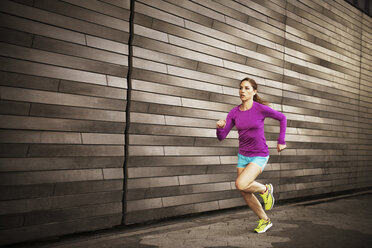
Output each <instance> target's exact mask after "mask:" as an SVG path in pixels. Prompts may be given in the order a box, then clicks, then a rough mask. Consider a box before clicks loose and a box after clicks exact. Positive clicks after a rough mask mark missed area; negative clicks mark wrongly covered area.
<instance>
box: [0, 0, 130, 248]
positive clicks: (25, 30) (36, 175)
mask: <svg viewBox="0 0 372 248" xmlns="http://www.w3.org/2000/svg"><path fill="white" fill-rule="evenodd" d="M16 2H19V3H16ZM0 10H1V13H0V32H1V35H0V37H1V38H0V39H1V42H0V56H1V57H0V60H1V68H0V70H1V71H0V114H1V117H0V118H1V124H0V128H1V129H0V142H1V144H0V156H1V158H0V164H1V165H0V245H1V244H4V243H13V242H21V241H25V240H30V239H35V238H43V237H48V236H55V235H62V234H66V233H73V232H80V231H87V230H96V229H100V228H105V227H111V226H114V225H119V224H120V223H121V220H122V192H123V160H124V129H125V109H126V95H127V93H126V88H127V82H126V77H127V69H128V67H127V63H128V45H127V44H126V43H127V42H128V37H129V33H128V30H129V22H128V21H129V14H130V11H129V1H89V4H88V2H86V1H79V0H67V1H48V0H36V1H14V2H8V1H1V2H0Z"/></svg>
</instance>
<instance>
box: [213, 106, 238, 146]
mask: <svg viewBox="0 0 372 248" xmlns="http://www.w3.org/2000/svg"><path fill="white" fill-rule="evenodd" d="M232 115H233V113H232V111H230V112H229V113H228V115H227V118H226V125H225V127H223V128H218V127H217V130H216V134H217V139H218V140H220V141H221V140H224V139H225V138H226V136H227V135H228V134H229V132H230V130H231V129H232V128H233V127H234V125H235V122H234V119H233V117H232Z"/></svg>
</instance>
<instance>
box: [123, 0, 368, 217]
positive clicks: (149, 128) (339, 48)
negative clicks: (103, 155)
mask: <svg viewBox="0 0 372 248" xmlns="http://www.w3.org/2000/svg"><path fill="white" fill-rule="evenodd" d="M134 22H135V26H134V40H133V56H134V57H133V77H132V80H133V82H132V84H133V91H132V94H133V95H132V99H131V104H132V106H131V128H130V134H129V139H130V144H129V147H130V153H129V156H130V157H129V163H128V189H127V202H126V204H127V208H126V211H127V212H126V213H125V217H126V218H125V220H126V223H135V222H141V221H146V220H151V219H159V218H163V217H168V216H175V215H181V214H187V213H195V212H203V211H209V210H215V209H224V208H229V207H234V206H243V205H245V203H244V201H243V199H242V198H241V196H240V194H239V192H237V191H236V190H235V185H234V180H235V177H236V169H235V164H236V162H237V157H236V154H237V146H238V139H237V132H236V130H235V131H232V132H231V133H230V134H229V136H228V139H226V140H224V141H223V142H219V141H218V140H217V139H216V134H215V123H216V121H217V120H218V119H224V118H226V115H227V112H228V111H229V110H230V109H232V108H233V107H234V106H236V105H237V104H240V99H239V97H238V85H239V81H240V79H242V78H244V77H246V76H249V77H252V78H254V79H256V81H257V82H258V83H259V85H260V87H259V91H260V92H261V93H262V96H263V97H264V98H265V99H267V100H268V101H270V102H271V103H272V104H271V106H272V107H273V108H274V109H276V110H280V111H282V112H284V113H285V115H286V116H287V118H288V129H287V136H286V140H287V144H288V149H287V150H286V151H284V152H283V153H282V154H281V155H279V154H278V153H277V152H276V150H275V148H276V138H277V135H278V131H279V124H278V122H277V121H274V120H270V119H267V121H266V129H265V132H266V138H267V140H268V145H269V148H270V153H271V157H270V160H269V164H268V166H267V167H266V170H265V172H264V173H263V174H262V175H261V176H260V177H259V181H261V182H267V181H270V182H272V183H273V184H274V186H275V192H276V193H275V196H276V198H277V199H279V200H283V199H290V198H296V197H306V196H310V195H318V194H324V193H330V192H335V191H344V190H349V189H355V188H364V187H370V186H371V185H372V180H371V176H372V175H371V168H372V167H371V161H372V157H371V156H370V154H369V153H370V151H371V150H372V146H371V142H372V139H371V138H372V136H371V134H372V126H371V118H372V108H371V106H372V105H371V104H372V98H371V96H372V95H371V94H372V87H371V86H372V72H371V59H372V57H371V55H372V53H371V48H372V39H371V38H372V29H371V25H372V20H371V18H370V17H368V16H366V15H364V14H361V12H360V11H358V10H356V9H354V8H352V7H351V6H350V5H349V4H348V3H346V2H344V1H341V0H338V1H321V0H314V1H309V0H302V1H297V0H288V1H258V0H256V1H255V0H252V1H251V0H239V1H225V0H215V1H211V0H203V1H176V0H164V1H162V0H138V1H136V4H135V18H134Z"/></svg>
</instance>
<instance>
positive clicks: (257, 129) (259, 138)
mask: <svg viewBox="0 0 372 248" xmlns="http://www.w3.org/2000/svg"><path fill="white" fill-rule="evenodd" d="M239 108H240V106H236V107H234V108H233V109H231V110H230V112H229V113H228V115H227V118H226V125H225V127H224V128H217V131H216V132H217V138H218V139H219V140H223V139H225V138H226V136H227V135H228V134H229V132H230V130H231V129H232V128H233V127H234V125H235V126H236V129H237V130H238V133H239V153H240V154H242V155H244V156H247V157H256V156H259V157H266V156H268V155H269V149H268V147H267V144H266V139H265V133H264V120H265V118H266V117H269V118H273V119H276V120H278V121H280V133H279V137H278V144H285V140H284V139H285V131H286V128H287V118H286V117H285V115H284V114H282V113H281V112H279V111H276V110H274V109H272V108H270V107H268V106H266V105H263V104H260V103H258V102H253V105H252V107H251V108H250V109H248V110H246V111H242V110H240V109H239Z"/></svg>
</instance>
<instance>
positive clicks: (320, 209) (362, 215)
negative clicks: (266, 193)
mask: <svg viewBox="0 0 372 248" xmlns="http://www.w3.org/2000/svg"><path fill="white" fill-rule="evenodd" d="M371 206H372V192H371V191H369V193H368V194H361V195H352V196H350V195H349V196H348V197H346V198H340V197H339V199H335V198H329V199H322V200H321V201H312V202H305V203H296V204H291V205H284V206H280V205H279V206H276V207H274V209H273V210H271V211H269V212H268V215H269V216H270V218H271V219H272V222H273V227H272V228H270V229H269V230H268V231H267V232H266V233H264V234H256V233H254V232H253V231H252V230H253V229H254V228H255V227H256V225H257V223H256V222H255V221H256V220H257V218H256V217H255V216H254V215H253V213H252V212H251V211H250V210H248V209H246V210H244V209H238V210H228V211H224V212H222V213H221V212H217V213H211V214H204V215H200V216H195V217H190V218H180V219H176V220H169V221H165V222H162V223H157V224H152V225H146V226H140V227H132V228H124V229H122V230H119V229H114V230H111V231H106V232H101V233H95V234H82V235H76V236H71V237H65V238H63V239H61V240H60V241H58V242H48V243H39V244H35V243H34V244H30V245H27V244H24V245H21V246H17V247H32V248H34V247H38V248H46V247H53V248H72V247H74V248H77V247H79V248H80V247H92V248H93V247H94V248H97V247H107V248H113V247H115V248H119V247H120V248H122V247H128V248H155V247H163V248H168V247H169V248H170V247H172V248H186V247H187V248H207V247H208V248H209V247H216V248H222V247H225V248H227V247H229V248H235V247H255V248H256V247H262V248H264V247H286V248H291V247H295V248H307V247H309V248H310V247H311V248H317V247H322V248H323V247H337V248H342V247H345V248H346V247H347V248H350V247H353V248H361V247H366V248H367V247H368V248H369V247H372V207H371Z"/></svg>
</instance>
